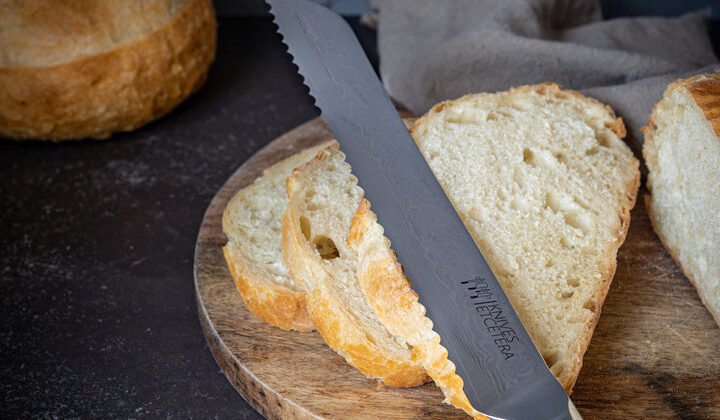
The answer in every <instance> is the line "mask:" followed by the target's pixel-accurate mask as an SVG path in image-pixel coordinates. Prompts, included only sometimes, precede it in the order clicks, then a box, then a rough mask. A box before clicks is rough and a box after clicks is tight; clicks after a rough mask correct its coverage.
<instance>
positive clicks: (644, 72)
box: [373, 0, 720, 156]
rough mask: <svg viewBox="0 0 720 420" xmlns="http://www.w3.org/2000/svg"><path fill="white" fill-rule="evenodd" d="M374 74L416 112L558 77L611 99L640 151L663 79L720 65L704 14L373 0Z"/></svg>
mask: <svg viewBox="0 0 720 420" xmlns="http://www.w3.org/2000/svg"><path fill="white" fill-rule="evenodd" d="M373 4H374V6H375V7H377V8H378V9H379V24H378V51H379V54H380V73H381V75H382V79H383V83H384V84H385V88H386V89H387V91H388V93H389V94H390V96H392V97H393V98H394V99H395V100H397V101H398V102H400V103H401V104H402V105H404V106H405V107H407V108H408V109H409V110H411V111H412V112H414V113H415V114H417V115H422V114H423V113H424V112H426V111H427V110H428V109H429V108H430V107H432V106H433V105H434V104H436V103H437V102H440V101H443V100H447V99H455V98H457V97H460V96H462V95H465V94H468V93H477V92H496V91H500V90H505V89H508V88H510V87H512V86H517V85H523V84H535V83H542V82H555V83H558V84H560V85H562V86H563V87H566V88H570V89H574V90H579V91H581V92H583V93H584V94H586V95H588V96H590V97H593V98H596V99H598V100H600V101H601V102H604V103H606V104H608V105H610V106H611V107H612V108H613V109H614V110H615V112H616V113H617V114H618V115H619V116H621V117H623V120H624V121H625V125H626V127H627V129H628V138H627V139H626V141H627V142H628V143H629V145H630V146H631V147H632V149H633V151H634V152H635V153H636V155H638V156H640V150H641V148H642V133H641V132H640V128H641V127H642V126H643V125H645V124H647V121H648V117H649V116H650V112H651V111H652V108H653V106H655V104H656V103H657V102H658V101H659V100H660V98H661V97H662V94H663V92H664V90H665V87H666V86H667V85H668V83H670V82H672V81H673V80H675V79H677V78H679V77H686V76H690V75H692V74H698V73H702V72H712V71H713V70H714V69H715V68H720V65H719V64H717V63H718V60H717V57H715V55H714V53H713V51H712V45H711V43H710V39H709V37H708V35H707V27H706V19H707V13H705V12H698V13H691V14H687V15H684V16H681V17H678V18H672V19H667V18H658V17H642V18H619V19H612V20H606V21H603V20H602V16H601V11H600V6H599V3H598V2H597V1H595V0H376V1H375V2H374V3H373Z"/></svg>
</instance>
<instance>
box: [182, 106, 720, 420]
mask: <svg viewBox="0 0 720 420" xmlns="http://www.w3.org/2000/svg"><path fill="white" fill-rule="evenodd" d="M329 135H330V133H329V132H328V131H327V129H326V128H325V124H324V121H323V120H322V119H320V118H317V119H315V120H312V121H309V122H308V123H306V124H304V125H302V126H300V127H298V128H296V129H294V130H292V131H290V132H288V133H287V134H285V135H283V136H282V137H279V138H278V139H276V140H274V141H273V142H272V143H270V144H269V145H268V146H267V147H265V148H264V149H262V150H261V151H260V152H258V153H257V154H256V155H255V156H253V157H252V158H251V159H250V160H248V161H247V162H246V163H245V164H243V165H242V166H241V167H240V168H239V169H238V170H237V171H236V172H235V173H234V174H233V175H232V177H230V179H229V180H228V181H227V183H226V184H225V185H224V186H223V187H222V189H220V191H219V192H218V193H217V195H216V196H215V198H214V199H213V201H212V203H211V204H210V207H209V208H208V210H207V213H206V214H205V218H204V219H203V222H202V225H201V228H200V233H199V235H198V240H197V245H196V250H195V287H196V293H197V304H198V312H199V317H200V321H201V324H202V328H203V331H204V333H205V336H206V338H207V341H208V344H209V346H210V348H211V350H212V352H213V354H214V356H215V359H216V360H217V362H218V364H219V365H220V367H221V368H222V370H223V372H224V373H225V375H226V376H227V378H228V380H229V381H230V382H231V383H232V384H233V386H234V387H235V388H236V389H237V390H238V392H240V394H242V395H243V397H244V398H245V399H246V400H247V401H248V402H249V403H250V404H252V406H253V407H255V408H256V409H257V410H258V411H259V412H260V413H262V414H263V415H265V416H266V417H268V418H271V419H292V418H299V419H309V418H313V419H317V418H323V419H324V418H328V419H329V418H333V419H356V418H357V419H374V418H397V419H417V418H426V419H452V418H458V419H463V418H468V417H467V416H466V415H465V414H464V413H462V412H461V411H459V410H456V409H454V408H452V407H450V406H448V405H445V404H443V403H442V400H443V397H442V394H441V392H440V391H439V390H438V389H436V388H435V386H434V385H432V384H426V385H424V386H421V387H417V388H411V389H397V388H392V387H381V386H379V385H378V384H377V383H376V382H375V381H371V380H369V379H367V378H365V376H364V375H362V374H361V373H359V372H358V371H356V370H355V369H354V368H352V367H350V366H349V365H347V364H346V363H345V361H344V359H343V358H342V357H340V356H339V355H337V354H336V353H335V352H334V351H332V350H331V349H330V348H328V347H327V346H326V345H325V344H324V342H323V340H322V338H321V337H320V335H319V334H318V333H316V332H313V333H299V332H286V331H282V330H280V329H278V328H274V327H272V326H270V325H268V324H266V323H264V322H263V321H260V320H259V319H258V318H255V317H254V316H253V315H251V314H250V313H249V312H248V310H247V309H246V308H245V305H244V303H243V301H242V298H241V297H240V294H239V293H238V292H237V291H236V290H235V285H234V283H233V280H232V277H231V275H230V273H229V272H228V269H227V267H226V265H225V261H224V259H223V255H222V251H221V247H222V246H223V245H224V244H225V241H226V239H225V236H224V235H223V233H222V226H221V219H222V212H223V210H224V208H225V205H226V203H227V202H228V201H229V200H230V198H231V197H232V196H233V195H234V193H235V192H236V191H237V190H239V189H240V188H242V187H244V186H246V185H248V184H249V183H251V182H252V181H253V180H254V179H255V178H256V177H257V176H259V175H260V173H261V171H262V170H263V169H264V168H266V167H267V166H269V165H271V164H273V163H275V162H277V161H279V160H281V159H283V158H285V157H288V156H290V155H292V154H293V153H295V152H297V151H299V150H301V149H303V148H306V147H309V146H311V145H313V144H317V143H319V142H321V141H323V140H326V139H328V138H329ZM643 194H644V191H641V192H640V196H639V197H638V205H636V207H635V209H634V210H633V211H632V215H631V217H632V219H631V223H630V230H629V232H628V236H627V239H626V241H625V244H624V245H623V246H622V248H621V249H620V252H619V255H618V268H617V273H616V275H615V279H614V281H613V284H612V286H611V288H610V292H609V294H608V296H607V299H606V301H605V305H604V306H603V309H602V316H601V317H600V322H599V324H598V326H597V328H596V330H595V335H594V336H593V339H592V342H591V344H590V348H589V349H588V351H587V353H586V355H585V362H584V366H583V369H582V372H581V373H580V377H579V378H578V381H577V384H576V386H575V390H574V393H573V395H572V399H573V401H574V402H575V405H576V406H577V408H578V410H579V411H580V413H581V414H582V415H583V417H584V418H585V419H586V420H588V419H596V418H603V419H639V418H643V417H645V418H652V419H676V418H682V419H720V328H718V327H717V325H716V324H715V323H714V321H713V319H712V317H711V316H710V314H709V312H708V311H707V310H706V309H705V307H704V306H702V304H701V303H700V300H699V299H698V297H697V294H696V293H695V289H694V288H693V287H692V285H691V284H690V282H689V281H688V280H687V279H686V278H685V277H684V276H683V274H682V272H681V271H680V270H679V268H678V267H677V266H676V265H675V263H674V262H673V261H672V259H671V258H670V256H669V255H668V254H667V252H665V250H664V249H663V247H662V244H661V243H660V241H659V239H658V238H657V236H656V235H655V233H654V232H653V230H652V228H651V226H650V222H649V220H648V216H647V212H646V210H645V206H644V204H643V202H644V201H643V197H642V195H643Z"/></svg>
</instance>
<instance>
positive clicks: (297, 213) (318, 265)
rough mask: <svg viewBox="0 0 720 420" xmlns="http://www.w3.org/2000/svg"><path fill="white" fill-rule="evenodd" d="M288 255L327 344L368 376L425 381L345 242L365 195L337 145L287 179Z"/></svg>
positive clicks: (284, 239)
mask: <svg viewBox="0 0 720 420" xmlns="http://www.w3.org/2000/svg"><path fill="white" fill-rule="evenodd" d="M287 194H288V197H289V203H288V207H287V210H286V211H285V213H284V215H283V224H282V247H283V260H284V262H285V266H286V267H287V268H288V271H289V272H290V274H291V275H292V278H293V280H295V281H296V282H297V283H298V285H299V286H300V287H302V288H304V289H305V290H306V291H307V297H306V300H307V308H308V310H309V312H310V318H311V319H312V322H313V324H314V325H315V328H317V329H318V331H319V332H320V334H321V335H322V337H323V339H325V341H326V342H327V344H328V345H329V346H330V347H331V348H333V349H334V350H335V351H337V352H338V353H339V354H340V355H342V356H343V357H344V358H345V359H346V360H347V362H348V363H349V364H351V365H352V366H354V367H356V368H357V369H358V370H360V371H361V372H362V373H364V374H365V375H367V376H369V377H372V378H377V379H380V380H382V381H383V382H384V383H385V384H387V385H392V386H398V387H404V386H416V385H420V384H422V383H424V382H426V381H427V379H428V378H427V375H426V373H425V370H424V369H423V367H422V365H421V364H420V363H419V362H417V361H415V360H413V359H412V349H411V348H410V346H409V345H408V344H407V343H406V342H405V341H404V340H402V339H401V338H400V337H397V336H395V335H393V334H392V333H391V332H389V331H388V330H387V329H386V328H385V326H384V325H383V323H382V321H381V320H380V319H378V317H377V316H376V315H375V312H374V311H373V309H372V307H371V306H370V304H369V303H368V300H367V298H366V297H365V295H364V294H363V291H362V289H361V288H360V286H359V283H358V279H357V262H358V261H357V254H356V252H355V250H353V249H352V248H351V247H349V246H348V245H347V240H348V234H349V232H350V223H351V221H352V219H353V215H354V214H355V212H356V210H357V209H358V205H359V204H360V200H361V198H362V194H363V192H362V190H361V189H360V188H359V187H358V186H357V179H356V178H355V177H354V176H353V175H352V174H351V173H350V166H349V165H348V164H347V163H345V155H344V154H343V153H342V152H340V151H339V149H338V145H337V143H334V144H333V145H332V146H330V147H328V148H326V149H324V150H323V151H321V152H320V153H319V154H318V155H317V157H316V158H315V159H313V160H311V161H310V162H308V163H306V164H305V165H303V166H301V167H299V168H297V169H295V170H294V171H293V173H292V176H291V177H289V178H288V180H287Z"/></svg>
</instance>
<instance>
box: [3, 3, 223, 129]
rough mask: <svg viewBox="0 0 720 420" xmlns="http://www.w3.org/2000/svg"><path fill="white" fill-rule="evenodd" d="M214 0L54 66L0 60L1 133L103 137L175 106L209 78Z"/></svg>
mask: <svg viewBox="0 0 720 420" xmlns="http://www.w3.org/2000/svg"><path fill="white" fill-rule="evenodd" d="M216 26H217V25H216V23H215V14H214V10H213V8H212V4H211V2H210V0H188V1H187V2H186V3H185V4H184V5H183V6H182V7H181V8H180V9H179V10H178V11H177V13H176V14H175V15H174V16H172V18H171V19H170V20H168V21H167V23H166V24H165V25H163V26H161V27H160V28H158V29H157V30H156V31H154V32H152V33H148V34H147V35H146V36H143V37H139V38H136V39H133V40H131V41H129V42H126V43H123V44H122V45H120V46H118V48H116V49H114V50H111V51H108V52H104V53H101V54H97V55H92V56H88V57H83V58H79V59H77V60H75V61H71V62H67V63H64V64H58V65H52V66H49V67H33V66H22V67H0V136H4V137H10V138H14V139H18V140H22V139H46V140H52V141H62V140H71V139H72V140H78V139H83V138H87V137H91V138H96V139H105V138H108V137H110V135H111V134H112V133H114V132H117V131H130V130H134V129H136V128H138V127H140V126H142V125H144V124H146V123H148V122H150V121H153V120H155V119H157V118H159V117H161V116H163V115H165V114H167V113H168V112H169V111H170V110H172V109H173V108H175V107H176V106H177V105H178V104H179V103H180V102H182V101H183V100H184V99H185V98H187V97H188V96H189V95H190V94H192V93H193V92H195V91H196V90H197V89H199V88H200V86H201V85H202V84H203V83H204V81H205V79H206V77H207V71H208V68H209V67H210V63H211V62H212V60H213V58H214V55H215V47H216V41H217V31H216Z"/></svg>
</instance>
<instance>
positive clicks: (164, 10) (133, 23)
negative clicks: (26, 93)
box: [0, 0, 187, 68]
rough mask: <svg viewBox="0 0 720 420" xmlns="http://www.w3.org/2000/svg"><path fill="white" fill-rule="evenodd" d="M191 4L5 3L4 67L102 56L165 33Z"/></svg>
mask: <svg viewBox="0 0 720 420" xmlns="http://www.w3.org/2000/svg"><path fill="white" fill-rule="evenodd" d="M185 3H187V1H186V0H144V1H135V0H52V1H47V0H0V67H6V68H7V67H47V66H53V65H58V64H63V63H67V62H71V61H74V60H77V59H79V58H83V57H88V56H93V55H97V54H102V53H104V52H107V51H110V50H113V49H115V48H117V47H118V46H119V45H121V44H123V43H126V42H130V41H132V40H135V39H137V38H140V37H142V36H145V35H147V34H149V33H152V32H153V31H155V30H157V29H158V28H160V27H162V26H163V25H164V24H165V23H167V22H168V20H170V18H171V17H173V16H174V15H175V14H176V13H177V12H178V11H179V10H180V9H181V8H182V6H183V5H184V4H185Z"/></svg>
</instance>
